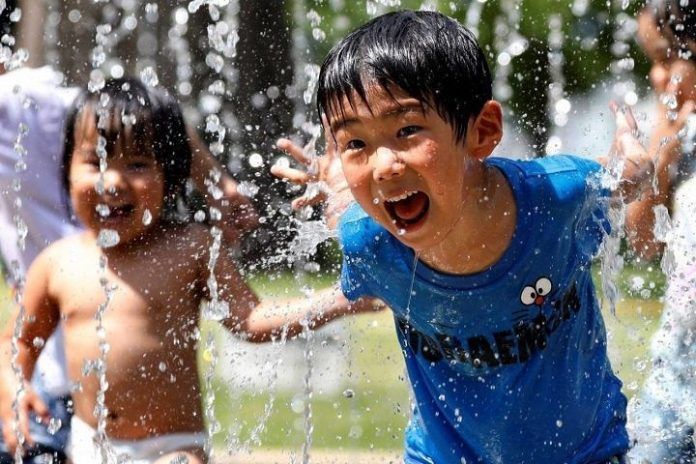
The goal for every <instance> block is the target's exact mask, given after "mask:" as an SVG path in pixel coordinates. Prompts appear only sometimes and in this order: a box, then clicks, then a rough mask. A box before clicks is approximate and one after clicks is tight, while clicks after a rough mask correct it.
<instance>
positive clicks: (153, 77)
mask: <svg viewBox="0 0 696 464" xmlns="http://www.w3.org/2000/svg"><path fill="white" fill-rule="evenodd" d="M140 80H142V81H143V83H144V84H145V85H149V86H150V87H157V85H158V84H159V78H158V77H157V72H156V71H155V68H153V67H152V66H146V67H145V68H143V70H142V71H140Z"/></svg>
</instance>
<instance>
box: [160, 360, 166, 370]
mask: <svg viewBox="0 0 696 464" xmlns="http://www.w3.org/2000/svg"><path fill="white" fill-rule="evenodd" d="M159 370H160V372H164V371H166V370H167V363H165V362H164V361H162V362H160V363H159Z"/></svg>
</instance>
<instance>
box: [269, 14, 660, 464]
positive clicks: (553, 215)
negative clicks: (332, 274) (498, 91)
mask: <svg viewBox="0 0 696 464" xmlns="http://www.w3.org/2000/svg"><path fill="white" fill-rule="evenodd" d="M491 98H492V97H491V77H490V73H489V70H488V66H487V64H486V60H485V58H484V54H483V52H482V50H481V49H480V48H479V46H478V44H477V43H476V40H475V38H474V37H473V36H472V34H471V33H470V32H469V31H468V30H466V29H465V28H464V27H462V26H461V25H460V24H458V23H457V22H456V21H454V20H452V19H450V18H448V17H446V16H444V15H442V14H439V13H434V12H424V11H420V12H411V11H403V12H396V13H389V14H386V15H384V16H380V17H378V18H376V19H374V20H372V21H370V22H368V23H367V24H365V25H363V26H362V27H360V28H358V29H357V30H356V31H354V32H353V33H351V34H350V35H348V36H347V37H346V38H345V39H343V40H342V41H341V42H340V43H339V44H338V45H336V46H335V47H334V48H333V50H332V51H331V52H330V53H329V55H328V57H327V58H326V60H325V61H324V63H323V66H322V68H321V73H320V77H319V84H318V98H317V100H318V109H319V113H320V115H321V116H322V119H323V121H324V128H325V130H326V132H327V140H328V141H329V150H328V152H329V156H328V157H326V159H324V160H323V163H322V165H321V166H320V167H319V173H320V175H319V176H318V179H319V180H325V181H326V182H327V184H330V185H333V186H334V188H335V189H337V188H336V187H335V185H336V184H337V183H339V182H340V179H339V176H338V175H337V174H336V173H337V170H336V164H335V162H334V161H335V157H332V155H338V156H340V161H341V164H342V171H343V174H344V175H345V180H346V181H347V186H348V187H349V188H350V192H351V193H352V195H353V197H354V198H355V200H356V201H357V204H356V205H353V206H351V207H350V208H349V209H348V210H347V211H346V212H345V213H344V214H343V216H342V217H341V220H340V224H339V240H340V243H341V245H342V249H343V253H344V262H343V269H342V276H341V285H342V289H343V292H344V294H345V295H346V296H347V297H348V298H349V299H351V300H353V299H357V298H359V297H377V298H380V299H382V300H383V301H384V302H385V303H386V304H387V305H388V306H390V307H391V308H392V310H393V311H394V315H395V320H396V328H397V335H398V338H399V341H400V343H401V346H402V348H403V353H404V357H405V360H406V366H407V369H408V374H409V379H410V384H411V388H412V390H413V397H414V410H413V416H412V418H411V422H410V425H409V427H408V429H407V431H406V438H405V442H406V443H405V446H406V449H405V454H404V459H405V461H406V462H408V463H412V462H420V463H443V464H444V463H460V462H461V463H464V462H467V463H469V462H487V463H516V464H520V463H605V462H606V463H608V462H620V461H621V460H622V459H623V455H624V454H625V453H626V450H627V448H628V437H627V435H626V431H625V420H626V418H625V409H626V398H625V397H624V396H623V395H622V394H621V382H620V381H619V380H618V379H617V378H616V377H615V376H614V374H613V372H612V370H611V367H610V364H609V360H608V358H607V352H606V335H605V330H604V324H603V321H602V317H601V314H600V308H599V305H598V303H597V298H596V295H595V290H594V287H593V285H592V280H591V276H590V262H591V259H592V256H593V254H594V253H595V252H596V250H597V248H598V246H599V244H600V241H601V240H602V237H603V235H604V234H605V232H606V228H607V227H606V222H607V221H606V220H605V219H604V218H605V214H604V209H605V207H604V205H605V204H606V201H604V200H606V198H604V197H605V196H606V191H605V189H603V188H601V184H600V178H599V177H600V166H599V165H598V164H596V163H594V162H592V161H588V160H584V159H579V158H575V157H570V156H554V157H549V158H544V159H539V160H533V161H513V160H507V159H495V158H490V159H489V158H487V157H488V156H489V155H490V153H491V152H492V150H493V149H494V148H495V146H496V145H497V144H498V142H499V141H500V139H501V135H502V117H501V108H500V105H499V104H498V103H497V102H495V101H493V100H492V99H491ZM614 110H615V111H616V112H617V121H618V123H619V129H620V130H619V131H618V133H617V140H616V149H617V150H618V151H619V153H632V155H631V156H626V158H625V169H624V180H625V182H623V183H622V184H621V185H622V187H621V189H620V193H621V194H623V195H626V196H627V197H632V196H634V195H635V194H636V192H637V191H638V190H639V188H640V187H641V186H642V184H641V181H642V179H643V178H645V177H647V176H648V174H649V173H650V172H651V168H652V163H651V161H650V159H649V158H648V156H647V155H646V154H645V152H644V150H643V149H642V147H641V146H640V145H639V144H638V142H637V141H636V140H635V138H634V137H633V135H632V133H631V130H632V129H633V127H634V124H635V121H633V120H632V118H631V117H630V114H624V112H623V111H617V110H616V108H614ZM279 146H280V147H281V148H284V149H286V150H287V151H289V152H290V153H291V154H293V156H295V157H296V158H297V159H298V160H300V161H304V162H307V160H306V159H305V158H304V157H303V156H302V155H301V152H300V151H299V150H298V149H297V148H296V147H294V146H292V145H291V144H289V142H288V141H285V140H283V141H280V142H279ZM274 173H275V174H276V175H279V176H281V177H286V178H288V179H290V180H293V181H296V182H304V181H308V180H313V178H311V177H310V176H309V175H308V174H303V173H301V172H299V171H297V170H293V169H289V168H282V167H275V168H274ZM342 193H345V192H342ZM306 201H307V200H303V201H300V202H297V203H296V205H297V204H302V203H303V202H306ZM333 208H334V209H333V211H334V212H335V208H336V206H335V205H333Z"/></svg>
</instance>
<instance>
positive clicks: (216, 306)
mask: <svg viewBox="0 0 696 464" xmlns="http://www.w3.org/2000/svg"><path fill="white" fill-rule="evenodd" d="M203 317H204V318H205V319H209V320H211V321H221V320H223V319H227V318H228V317H230V305H228V304H227V302H225V301H220V300H211V301H208V302H207V303H205V304H204V305H203Z"/></svg>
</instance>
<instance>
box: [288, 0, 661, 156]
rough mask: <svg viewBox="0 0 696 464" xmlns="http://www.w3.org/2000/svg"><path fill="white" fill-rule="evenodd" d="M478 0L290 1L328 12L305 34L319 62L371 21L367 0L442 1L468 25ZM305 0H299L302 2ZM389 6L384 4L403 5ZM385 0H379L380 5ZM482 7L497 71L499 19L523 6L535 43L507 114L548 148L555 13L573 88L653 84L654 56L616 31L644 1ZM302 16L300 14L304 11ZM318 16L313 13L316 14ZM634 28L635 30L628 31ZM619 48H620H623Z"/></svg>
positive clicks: (512, 79)
mask: <svg viewBox="0 0 696 464" xmlns="http://www.w3.org/2000/svg"><path fill="white" fill-rule="evenodd" d="M478 1H479V0H473V1H472V2H462V1H444V0H439V1H432V0H431V1H423V0H401V1H400V2H397V1H394V0H391V1H389V0H381V1H377V2H376V1H372V2H370V1H366V0H357V1H348V0H292V1H289V2H288V8H291V9H292V8H294V9H295V10H294V12H295V18H298V15H297V11H298V10H297V9H298V8H299V9H300V10H302V9H304V12H305V13H311V12H312V11H314V12H316V13H318V17H319V18H321V21H320V22H319V24H316V21H315V24H314V25H312V24H310V20H307V22H306V24H305V27H306V32H305V34H306V36H307V37H308V38H310V40H308V43H309V47H310V48H309V56H310V57H311V60H312V61H313V62H314V63H318V64H320V63H321V62H322V59H323V57H324V56H326V54H327V52H328V51H329V50H330V49H331V47H332V46H333V45H334V44H335V43H336V42H337V41H338V40H340V39H341V38H342V37H344V36H345V35H347V34H348V33H349V32H350V31H351V30H353V29H354V28H356V27H358V26H359V25H361V24H363V23H364V22H366V21H368V20H369V19H370V18H372V17H374V16H376V14H368V6H370V9H371V10H373V11H374V8H373V7H374V6H375V5H377V8H376V11H377V14H379V13H382V12H386V11H391V10H395V9H419V8H421V7H423V6H429V7H433V6H434V7H435V8H437V9H438V11H441V12H442V13H445V14H447V15H450V16H452V17H454V18H456V19H457V20H459V21H460V22H461V23H462V24H466V16H467V11H468V9H469V8H470V5H471V4H472V3H474V2H478ZM293 2H301V4H299V5H300V6H299V7H298V4H297V3H293ZM396 3H399V5H398V6H395V7H385V6H383V5H382V4H396ZM378 4H379V5H378ZM478 6H480V7H481V20H480V22H479V24H478V28H479V42H480V44H481V46H482V47H483V49H484V50H485V51H486V53H487V56H488V61H489V65H490V66H491V68H492V71H493V72H494V73H495V68H496V65H497V53H496V50H495V47H494V39H495V38H496V35H498V34H499V33H500V31H496V29H495V24H496V21H497V20H498V19H499V18H500V19H503V20H504V21H505V20H506V18H505V15H506V9H508V8H510V7H511V6H512V8H516V9H518V10H517V11H519V13H520V15H519V16H520V21H519V26H518V31H519V34H520V35H521V36H522V37H524V38H526V40H527V43H528V46H527V48H526V50H525V51H524V52H523V53H522V54H520V55H519V56H515V57H513V59H512V63H511V64H512V69H511V72H510V73H509V84H510V86H511V87H512V90H513V94H512V97H511V99H510V100H509V101H508V102H507V104H506V107H507V111H508V114H509V115H511V116H512V117H513V118H515V119H516V120H517V121H518V123H520V125H521V126H522V127H523V128H524V130H525V131H526V132H527V134H528V135H529V136H530V139H531V140H532V141H533V143H534V144H535V145H536V147H535V148H536V151H537V152H539V153H541V151H542V148H543V147H544V145H545V141H546V138H547V135H546V134H547V133H548V129H549V126H550V121H549V114H548V111H547V100H548V88H549V83H550V76H549V66H548V64H549V57H548V54H549V46H548V39H549V20H550V19H551V17H552V15H560V17H561V18H562V20H561V22H562V30H563V36H564V43H563V55H564V60H565V61H564V63H563V75H564V80H565V82H564V86H565V93H566V95H576V94H581V93H583V92H587V91H590V90H592V89H593V88H594V87H596V86H598V85H600V83H608V82H611V81H612V80H616V79H618V78H622V79H625V78H627V77H628V78H631V79H633V81H634V82H635V83H636V86H637V90H638V92H639V94H640V93H641V92H645V90H646V89H647V84H648V81H647V73H648V62H647V60H646V58H645V57H644V55H643V54H642V52H641V51H640V49H639V48H638V46H637V44H635V42H634V41H633V40H632V37H634V36H635V34H633V36H632V37H631V38H629V40H628V41H627V42H626V43H627V45H628V46H629V47H630V48H629V49H628V52H627V53H623V52H621V51H620V50H616V49H617V47H616V42H617V40H615V37H617V35H616V30H617V28H618V26H619V25H620V24H623V23H624V22H625V21H629V27H628V30H629V31H630V30H631V27H630V21H632V20H633V19H634V18H635V15H636V13H637V12H638V11H639V10H640V8H641V7H642V3H639V2H625V3H624V4H623V5H621V4H617V3H616V0H615V1H613V2H612V1H607V0H567V1H563V2H562V1H558V0H511V1H507V2H506V1H505V0H502V1H501V0H488V1H483V2H481V3H480V5H478ZM301 16H302V15H300V17H301ZM310 16H311V14H310ZM314 28H317V29H320V30H321V31H323V33H325V34H326V38H325V39H323V40H312V39H311V38H312V29H314ZM629 35H630V34H629ZM618 48H620V47H618ZM612 49H615V50H614V52H617V51H618V52H619V54H620V55H621V57H627V58H633V59H634V63H635V66H634V68H633V71H632V72H630V73H628V75H627V76H617V75H616V74H612V71H611V68H612V66H611V65H612V62H613V61H614V60H615V59H616V57H615V55H614V54H613V53H612Z"/></svg>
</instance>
